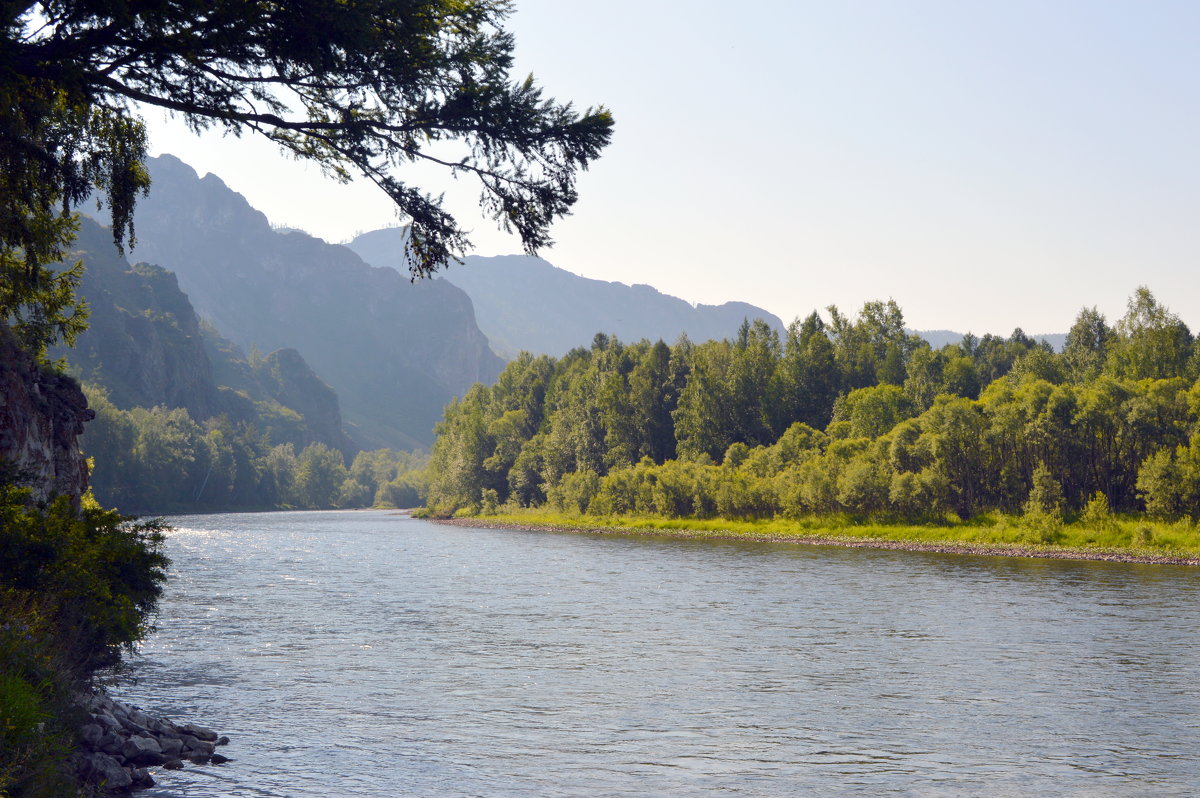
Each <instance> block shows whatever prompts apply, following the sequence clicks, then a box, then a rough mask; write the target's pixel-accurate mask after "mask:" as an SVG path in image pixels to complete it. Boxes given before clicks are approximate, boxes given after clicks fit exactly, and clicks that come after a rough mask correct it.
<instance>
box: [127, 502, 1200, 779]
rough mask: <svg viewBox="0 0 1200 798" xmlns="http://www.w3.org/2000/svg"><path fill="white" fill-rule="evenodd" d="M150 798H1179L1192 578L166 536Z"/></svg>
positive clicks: (283, 527) (1026, 563)
mask: <svg viewBox="0 0 1200 798" xmlns="http://www.w3.org/2000/svg"><path fill="white" fill-rule="evenodd" d="M171 521H172V523H173V524H175V526H176V530H175V531H174V532H173V533H172V534H171V535H170V537H169V541H168V549H169V553H170V555H171V557H172V559H173V561H174V563H173V566H172V579H171V582H170V584H169V586H168V589H167V594H166V596H165V599H164V602H163V606H162V614H161V617H160V619H159V625H160V631H158V632H157V633H155V634H154V635H153V636H152V637H150V639H149V640H148V641H147V642H146V643H145V645H144V646H143V648H142V652H141V654H142V656H141V657H139V658H137V659H136V661H135V664H134V666H133V669H132V672H131V674H130V678H131V679H132V680H133V681H132V682H129V681H127V682H126V683H124V684H123V685H122V686H121V687H120V688H119V689H118V690H116V691H115V692H116V694H117V695H118V696H119V697H122V698H125V699H127V700H131V701H133V702H135V703H137V704H139V705H141V706H143V707H144V708H147V709H149V710H152V711H158V712H161V713H163V714H166V715H168V716H170V717H173V718H176V719H181V720H194V721H198V722H200V723H203V724H205V725H208V726H211V727H214V728H217V729H218V730H220V731H221V732H222V733H224V734H228V735H229V736H230V737H232V743H231V744H230V745H229V747H228V748H225V749H222V751H223V752H224V753H225V754H227V755H228V756H230V757H232V761H231V762H228V763H226V764H223V765H208V766H194V765H188V767H187V768H186V769H184V770H183V771H177V772H170V771H161V772H158V773H156V777H157V778H158V780H159V786H158V787H156V788H154V789H152V790H150V791H148V792H147V793H144V794H146V795H151V796H206V797H207V796H212V797H214V798H216V797H218V796H219V797H220V798H236V797H238V796H272V797H274V796H320V797H321V798H327V797H328V796H396V795H416V796H443V795H444V796H643V795H681V796H697V795H722V796H725V795H733V796H793V795H803V796H845V795H866V796H884V795H914V796H971V795H978V796H1031V795H1047V796H1051V795H1052V796H1121V798H1125V797H1126V796H1135V795H1136V796H1192V795H1196V794H1198V793H1200V645H1198V643H1200V571H1197V570H1196V569H1188V568H1185V567H1172V566H1149V565H1131V564H1115V563H1088V562H1067V561H1053V560H1022V559H1016V558H992V557H969V556H961V555H939V554H927V553H913V552H898V551H870V550H864V549H839V548H833V547H805V546H789V545H772V544H738V543H730V542H703V541H694V540H689V541H678V540H677V541H672V540H666V539H654V538H624V537H613V536H600V535H584V534H560V533H535V532H522V531H513V530H486V529H460V528H456V527H447V526H438V525H434V524H430V523H428V522H424V521H420V520H415V519H411V518H408V517H405V516H403V515H400V514H396V513H390V512H376V511H370V512H328V513H264V514H237V515H210V516H188V517H179V518H174V519H171Z"/></svg>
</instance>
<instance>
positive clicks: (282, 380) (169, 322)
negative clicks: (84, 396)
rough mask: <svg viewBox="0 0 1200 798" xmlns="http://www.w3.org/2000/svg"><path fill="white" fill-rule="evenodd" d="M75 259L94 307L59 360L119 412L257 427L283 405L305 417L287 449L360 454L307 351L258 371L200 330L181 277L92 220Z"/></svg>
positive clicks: (83, 223)
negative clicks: (176, 413)
mask: <svg viewBox="0 0 1200 798" xmlns="http://www.w3.org/2000/svg"><path fill="white" fill-rule="evenodd" d="M70 260H83V262H84V266H85V269H84V275H83V280H82V282H81V283H80V287H79V293H80V295H81V296H82V297H83V298H84V299H86V300H87V303H88V308H89V312H90V317H89V319H88V329H87V330H86V331H84V332H83V333H82V334H81V335H80V336H79V339H78V341H77V342H76V345H75V347H74V348H73V349H66V348H58V349H56V350H54V351H53V352H52V353H51V354H52V356H54V357H62V358H65V359H66V360H67V362H68V363H69V365H70V369H71V371H72V373H75V374H77V375H78V376H79V377H80V379H82V380H83V381H84V382H85V383H89V384H95V385H99V386H101V387H103V388H104V390H105V392H106V393H107V395H108V399H109V400H110V401H111V402H112V403H113V404H114V405H115V406H116V407H118V408H121V409H122V410H128V409H131V408H134V407H158V406H162V407H168V408H177V407H182V408H184V409H186V410H187V411H188V415H190V416H191V417H192V419H193V420H195V421H204V420H207V419H211V418H216V417H218V416H222V415H224V416H227V417H228V418H229V419H230V420H231V421H233V422H235V423H251V424H254V423H256V420H257V416H258V415H259V413H260V411H262V410H264V409H266V410H267V411H268V412H270V409H271V408H270V406H271V405H273V404H278V405H280V406H282V407H284V408H287V409H289V410H292V411H294V412H295V413H297V414H299V416H300V417H301V419H302V422H301V423H300V425H299V426H298V428H297V429H295V430H293V432H294V436H293V437H283V438H281V442H291V443H294V444H295V445H296V446H297V447H300V448H302V447H304V446H306V445H308V444H310V443H318V442H319V443H324V444H327V445H329V446H332V447H334V448H336V449H338V450H340V451H342V452H343V453H345V454H346V455H347V456H353V453H354V447H353V445H352V444H351V443H350V441H349V439H348V438H347V437H346V433H345V431H344V430H343V429H342V417H341V412H340V410H339V405H338V397H337V395H336V394H335V393H334V392H333V391H332V389H330V387H329V386H328V385H326V384H325V383H324V382H322V381H321V379H320V378H319V377H318V376H317V375H316V374H314V373H313V371H312V369H310V368H309V366H308V364H307V363H306V362H305V361H304V358H303V357H302V356H301V355H300V353H299V352H297V351H295V350H289V351H288V354H286V355H284V356H282V358H277V357H276V355H270V356H268V357H267V358H263V359H262V361H261V363H260V364H259V367H252V366H251V364H249V363H248V362H247V361H246V358H245V356H244V355H243V353H242V352H241V350H239V349H238V348H237V347H236V346H235V345H234V344H232V343H230V342H229V341H227V340H225V339H224V338H222V336H221V334H220V333H219V332H218V331H216V330H215V329H214V328H211V327H209V326H206V325H202V324H201V322H200V319H199V317H198V316H197V314H196V311H195V309H194V308H193V307H192V303H191V300H190V299H189V297H188V296H187V294H185V293H184V292H183V291H182V290H181V289H180V287H179V282H178V280H177V278H176V276H175V274H174V273H173V272H170V271H168V270H166V269H164V268H162V267H160V266H155V265H151V264H148V263H136V264H133V265H130V264H129V262H128V261H127V260H126V259H125V258H124V257H122V256H121V255H120V254H119V253H118V252H117V250H116V248H115V247H114V246H113V243H112V234H111V232H110V231H109V230H108V229H107V228H104V227H101V226H100V225H99V224H98V223H96V222H95V221H94V220H92V219H89V218H83V219H81V220H80V228H79V235H78V236H77V238H76V240H75V242H74V243H73V245H72V251H71V253H70V255H69V257H68V261H70ZM259 372H262V373H259ZM226 380H228V381H226ZM264 405H265V406H266V407H264Z"/></svg>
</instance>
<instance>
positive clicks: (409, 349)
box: [135, 155, 503, 448]
mask: <svg viewBox="0 0 1200 798" xmlns="http://www.w3.org/2000/svg"><path fill="white" fill-rule="evenodd" d="M148 166H149V169H150V174H151V177H152V179H153V184H152V187H151V191H150V196H149V198H147V199H145V200H143V201H142V202H140V203H139V204H138V209H137V214H136V217H135V224H136V226H137V248H136V250H135V255H136V257H138V258H140V259H145V260H150V261H152V262H155V263H161V264H163V265H164V266H166V267H167V268H169V269H171V270H173V271H174V272H175V273H176V275H178V279H179V285H180V287H181V288H183V290H185V291H186V292H187V293H188V295H189V297H191V300H192V303H193V305H195V307H196V310H197V311H198V312H199V313H200V314H201V315H202V316H204V317H205V318H207V319H209V320H211V321H212V322H213V324H214V325H215V326H216V327H217V329H219V330H221V332H222V334H224V335H226V336H228V337H229V338H230V339H231V340H232V341H234V342H235V343H237V344H238V345H240V346H242V347H243V348H245V349H246V350H249V349H251V348H252V347H257V348H258V349H260V350H262V351H271V350H275V349H282V348H295V349H297V350H299V351H300V352H302V353H303V354H304V357H305V358H306V359H307V361H308V363H309V364H310V365H311V366H312V367H313V370H314V371H316V373H317V374H319V375H320V376H321V378H322V379H324V380H325V381H327V382H328V383H329V385H330V386H331V387H332V388H333V389H334V390H335V391H336V392H337V394H338V396H339V398H340V399H341V407H342V413H343V415H344V417H345V418H346V420H347V422H348V423H349V424H350V425H351V429H350V432H351V435H352V437H353V438H354V439H355V442H356V443H357V444H359V445H360V446H362V447H364V448H375V447H378V446H388V447H392V448H413V447H416V446H425V445H429V444H430V443H431V442H432V440H433V426H434V424H436V423H437V421H438V420H439V419H440V417H441V412H442V408H443V406H444V405H445V404H446V403H447V402H448V401H449V400H450V399H451V397H453V396H455V395H458V394H461V393H463V392H464V391H465V390H466V389H467V388H468V387H469V386H470V385H471V384H472V383H474V382H476V381H479V380H482V381H491V380H493V379H495V377H496V376H497V374H499V371H500V368H501V366H502V365H503V363H502V361H501V360H500V359H499V358H498V357H496V356H495V354H493V353H492V351H491V350H490V349H489V348H488V342H487V339H486V338H485V337H484V335H483V333H481V332H480V331H479V328H478V327H477V326H476V324H475V318H474V312H473V309H472V306H471V301H470V299H469V298H468V297H467V295H466V294H465V293H463V292H462V291H461V290H459V289H458V288H455V287H454V286H452V285H450V284H449V283H446V282H444V281H430V280H426V281H421V282H418V283H415V284H413V283H410V282H409V280H408V277H407V275H401V274H399V273H398V272H396V271H395V270H394V269H377V268H373V267H371V266H368V265H367V264H365V263H363V261H362V260H361V259H360V258H359V257H358V256H357V255H355V254H354V253H353V252H351V251H350V250H349V249H346V248H345V247H341V246H336V245H332V244H329V243H326V242H325V241H322V240H320V239H317V238H313V237H311V236H308V235H306V234H304V233H300V232H279V231H275V230H273V229H272V228H271V226H270V224H269V223H268V222H267V219H266V217H265V216H264V215H263V214H262V213H260V212H258V211H256V210H255V209H254V208H252V207H251V206H250V205H249V203H247V202H246V200H245V198H244V197H242V196H241V195H240V194H237V193H235V192H234V191H232V190H230V189H229V188H228V187H227V186H226V185H225V184H224V183H223V182H221V180H220V179H219V178H217V177H216V176H214V175H206V176H205V177H204V178H200V177H198V176H197V174H196V172H195V171H194V170H193V169H192V168H191V167H189V166H187V165H186V164H184V163H183V162H182V161H180V160H179V159H178V158H174V157H173V156H169V155H165V156H161V157H158V158H153V159H151V160H150V161H149V163H148Z"/></svg>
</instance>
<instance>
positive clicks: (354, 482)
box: [82, 386, 428, 513]
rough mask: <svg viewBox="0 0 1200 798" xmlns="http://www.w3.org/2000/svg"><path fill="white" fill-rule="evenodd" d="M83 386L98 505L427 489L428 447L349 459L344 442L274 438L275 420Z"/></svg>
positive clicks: (353, 500)
mask: <svg viewBox="0 0 1200 798" xmlns="http://www.w3.org/2000/svg"><path fill="white" fill-rule="evenodd" d="M85 391H86V393H87V395H88V404H89V405H90V406H91V408H92V409H93V410H94V411H95V413H96V418H95V419H93V420H92V421H91V422H89V423H88V424H87V427H86V430H85V432H84V436H83V440H82V444H83V449H84V452H85V453H86V454H87V455H88V457H89V458H90V459H91V460H92V462H93V468H92V475H91V480H90V482H91V487H92V491H93V492H94V493H95V495H96V498H97V500H98V501H99V502H100V503H101V504H102V505H104V506H108V507H117V508H120V509H121V510H122V511H123V512H150V513H169V512H204V511H214V510H261V509H275V508H285V509H290V508H295V509H326V508H334V507H340V508H356V507H372V506H374V507H416V506H418V505H420V504H421V503H422V501H423V499H424V493H425V485H424V476H423V469H424V467H425V463H426V461H427V459H428V455H427V454H425V453H421V452H397V451H392V450H390V449H378V450H375V451H364V452H358V453H357V454H355V456H354V458H353V460H352V461H351V462H350V465H349V466H348V467H347V465H346V458H345V456H344V455H343V454H342V452H340V451H338V450H337V449H334V448H332V447H330V446H327V445H325V444H323V443H311V444H309V445H307V446H303V447H297V446H296V445H295V444H294V443H290V442H289V443H279V442H275V441H277V440H278V438H277V437H276V436H273V434H272V433H273V431H275V430H273V424H272V423H264V424H261V425H255V424H248V423H241V424H235V423H234V422H232V421H230V420H229V418H228V417H225V416H222V417H219V418H214V419H210V420H207V421H204V422H202V423H201V422H197V421H194V420H193V419H192V418H191V416H190V415H189V414H188V411H187V410H186V409H184V408H166V407H154V408H143V407H135V408H131V409H129V410H122V409H120V408H118V407H116V406H115V405H113V404H112V402H110V401H109V400H108V397H107V396H106V394H105V392H104V390H103V389H102V388H99V387H97V386H85ZM285 422H286V419H281V420H280V423H285Z"/></svg>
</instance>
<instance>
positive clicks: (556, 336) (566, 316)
mask: <svg viewBox="0 0 1200 798" xmlns="http://www.w3.org/2000/svg"><path fill="white" fill-rule="evenodd" d="M403 241H404V232H403V228H398V227H393V228H386V229H383V230H373V231H371V232H368V233H363V234H361V235H359V236H357V237H356V238H354V240H352V241H350V242H349V243H348V244H346V246H347V247H349V248H350V249H352V250H354V251H355V252H357V253H358V254H359V256H360V257H362V259H363V260H364V261H366V262H367V263H370V264H371V265H373V266H380V267H391V268H397V267H399V266H400V264H401V258H402V254H401V249H402V246H403ZM441 278H442V280H443V281H445V282H448V283H451V284H453V285H455V286H458V287H459V288H461V289H462V290H463V291H465V292H466V293H467V295H468V296H470V297H471V301H472V303H473V304H474V306H475V317H476V319H477V321H478V323H479V328H480V329H481V330H482V331H483V332H484V334H485V335H487V337H488V340H489V341H491V344H492V348H493V349H494V350H495V351H497V352H499V353H500V354H502V355H504V356H506V357H510V358H511V357H514V356H516V354H517V353H518V352H520V351H528V352H533V353H535V354H547V355H554V356H559V355H562V354H565V353H566V352H567V351H569V350H570V349H573V348H574V347H577V346H588V345H590V344H591V342H592V338H593V337H595V335H596V333H608V334H614V335H616V336H617V337H618V338H620V339H621V340H623V341H638V340H641V339H643V338H645V339H648V340H650V341H655V340H658V339H662V340H663V341H666V342H668V343H672V342H674V341H675V340H676V339H677V338H679V336H680V335H681V334H686V335H687V336H688V337H689V338H691V339H692V340H694V341H707V340H709V339H721V338H732V337H733V336H734V335H735V334H736V333H737V329H738V326H739V325H740V324H741V323H742V321H743V320H744V319H749V320H751V321H753V320H754V319H762V320H764V321H765V322H767V324H769V325H770V326H771V327H772V328H773V329H775V330H777V331H779V332H780V333H781V334H782V332H783V329H784V327H783V323H782V322H781V321H780V320H779V318H778V317H777V316H775V315H773V314H771V313H769V312H768V311H766V310H763V309H762V308H759V307H755V306H754V305H750V304H747V303H745V302H726V303H725V304H723V305H695V306H693V305H692V304H691V303H689V302H686V301H685V300H682V299H679V298H678V297H673V296H669V295H667V294H664V293H662V292H661V291H659V290H658V289H656V288H653V287H651V286H649V285H626V284H624V283H617V282H608V281H605V280H595V279H592V278H588V277H581V276H579V275H577V274H572V273H571V272H569V271H566V270H565V269H561V268H559V267H557V266H554V265H552V264H551V263H549V262H548V261H545V260H542V259H541V258H536V257H530V256H528V255H500V256H495V257H482V256H478V255H469V256H467V257H466V258H465V259H464V262H463V263H462V264H454V265H451V266H450V267H448V268H447V269H445V270H443V271H442V272H441Z"/></svg>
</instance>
